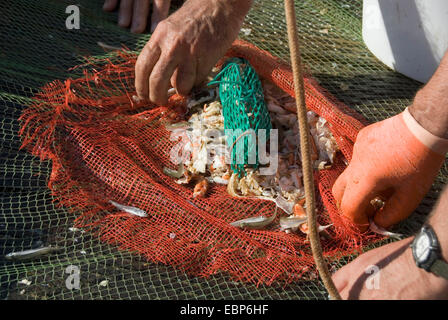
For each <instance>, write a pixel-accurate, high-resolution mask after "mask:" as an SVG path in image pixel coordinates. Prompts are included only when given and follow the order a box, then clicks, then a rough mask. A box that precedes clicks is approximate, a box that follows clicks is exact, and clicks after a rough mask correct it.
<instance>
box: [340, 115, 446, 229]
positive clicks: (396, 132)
mask: <svg viewBox="0 0 448 320" xmlns="http://www.w3.org/2000/svg"><path fill="white" fill-rule="evenodd" d="M447 151H448V140H447V139H442V138H439V137H436V136H434V135H433V134H431V133H430V132H428V131H427V130H425V129H424V128H423V127H422V126H420V125H419V123H418V122H417V121H416V120H415V119H414V118H413V117H412V115H411V114H410V113H409V111H408V109H406V110H405V111H404V112H402V113H400V114H398V115H396V116H394V117H392V118H389V119H386V120H384V121H381V122H378V123H375V124H372V125H369V126H367V127H366V128H364V129H362V130H361V131H360V132H359V133H358V136H357V138H356V143H355V145H354V150H353V157H352V160H351V162H350V164H349V166H348V167H347V168H346V169H345V171H344V172H343V173H342V174H341V175H340V176H339V178H338V179H337V180H336V182H335V184H334V185H333V195H334V197H335V199H336V203H337V204H338V207H339V209H340V210H341V212H342V214H343V215H345V216H346V217H348V218H349V219H350V220H352V221H353V222H354V223H356V224H357V225H359V228H360V230H361V231H365V230H367V228H368V225H369V218H370V217H372V216H373V217H374V222H375V224H377V225H378V226H380V227H383V228H388V227H390V226H392V225H394V224H396V223H398V222H400V221H402V220H404V219H406V218H407V217H408V216H409V215H410V214H411V213H412V211H413V210H414V209H415V208H416V207H417V206H418V204H419V203H420V201H421V200H422V199H423V197H424V196H425V194H426V193H427V192H428V190H429V189H430V187H431V185H432V183H433V181H434V179H435V177H436V176H437V173H438V171H439V169H440V167H441V166H442V164H443V162H444V160H445V153H446V152H447ZM376 197H380V198H381V199H383V200H384V201H385V205H384V207H383V208H382V209H380V210H379V211H377V212H375V208H374V207H373V205H371V204H370V201H371V200H373V199H374V198H376Z"/></svg>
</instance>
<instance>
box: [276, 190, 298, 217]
mask: <svg viewBox="0 0 448 320" xmlns="http://www.w3.org/2000/svg"><path fill="white" fill-rule="evenodd" d="M274 202H275V204H276V205H277V207H279V208H280V209H282V210H283V211H285V212H286V213H287V214H292V212H293V208H294V202H292V201H288V200H286V199H285V198H283V197H282V196H281V195H278V196H277V198H275V200H274Z"/></svg>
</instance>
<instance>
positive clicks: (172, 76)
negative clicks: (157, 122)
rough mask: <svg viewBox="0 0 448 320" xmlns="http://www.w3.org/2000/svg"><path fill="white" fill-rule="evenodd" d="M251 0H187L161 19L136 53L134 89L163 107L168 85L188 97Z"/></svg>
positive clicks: (236, 28) (221, 50) (233, 35)
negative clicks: (146, 41)
mask: <svg viewBox="0 0 448 320" xmlns="http://www.w3.org/2000/svg"><path fill="white" fill-rule="evenodd" d="M250 4H251V1H249V0H190V1H187V2H186V3H185V4H184V5H183V6H182V7H181V8H180V9H179V10H177V11H176V12H174V13H173V14H172V15H170V16H169V17H168V18H167V19H165V20H163V21H162V22H161V23H160V24H159V26H158V27H157V29H156V30H155V32H154V33H153V35H152V37H151V39H150V40H149V41H148V43H147V44H146V45H145V47H144V48H143V50H142V52H141V53H140V55H139V57H138V59H137V63H136V65H135V87H136V91H137V95H138V96H139V98H141V99H148V98H149V99H150V100H151V101H152V102H154V103H157V104H159V105H163V104H165V103H166V102H167V91H168V89H169V86H170V83H171V85H172V86H173V87H174V88H176V90H177V92H178V93H179V94H182V95H186V94H188V93H189V92H190V90H191V89H192V87H193V86H194V85H197V84H199V83H201V82H202V81H203V80H204V79H205V78H206V76H207V75H208V73H209V72H210V70H211V69H212V67H213V66H214V65H215V63H216V62H217V61H218V60H219V59H220V58H221V57H222V56H223V55H224V53H225V52H226V50H227V49H228V48H229V47H230V45H231V44H232V41H233V40H234V39H235V38H236V37H237V35H238V31H239V29H240V27H241V25H242V23H243V20H244V16H245V14H246V13H247V11H248V10H249V8H250Z"/></svg>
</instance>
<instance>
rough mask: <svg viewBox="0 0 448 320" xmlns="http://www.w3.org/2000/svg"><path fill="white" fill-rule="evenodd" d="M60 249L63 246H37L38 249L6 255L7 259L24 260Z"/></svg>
mask: <svg viewBox="0 0 448 320" xmlns="http://www.w3.org/2000/svg"><path fill="white" fill-rule="evenodd" d="M60 250H62V248H60V247H56V246H46V247H40V248H36V249H29V250H24V251H16V252H11V253H8V254H7V255H5V259H6V260H10V261H24V260H30V259H35V258H39V257H42V256H44V255H46V254H49V253H52V252H55V251H60Z"/></svg>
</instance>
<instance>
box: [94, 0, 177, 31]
mask: <svg viewBox="0 0 448 320" xmlns="http://www.w3.org/2000/svg"><path fill="white" fill-rule="evenodd" d="M118 3H120V5H118ZM150 3H151V1H149V0H121V1H120V0H105V1H104V5H103V10H104V11H113V10H115V9H116V8H117V7H118V6H119V13H118V25H119V26H120V27H123V28H128V27H129V26H130V27H131V32H134V33H142V32H144V31H145V29H146V25H147V23H148V15H149V6H150ZM170 3H171V0H153V1H152V15H151V32H154V30H155V29H156V27H157V25H158V24H159V22H160V21H162V20H163V19H165V18H166V17H167V16H168V11H169V9H170Z"/></svg>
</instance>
